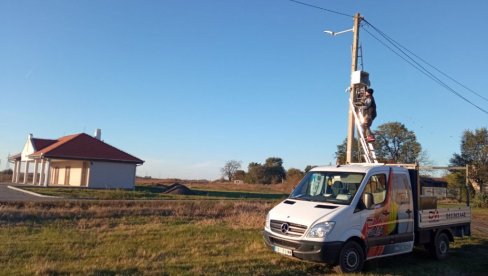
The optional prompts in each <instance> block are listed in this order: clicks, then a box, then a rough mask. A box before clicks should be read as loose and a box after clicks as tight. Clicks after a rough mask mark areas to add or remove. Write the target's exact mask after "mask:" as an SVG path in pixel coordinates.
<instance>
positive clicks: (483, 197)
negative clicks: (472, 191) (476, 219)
mask: <svg viewBox="0 0 488 276" xmlns="http://www.w3.org/2000/svg"><path fill="white" fill-rule="evenodd" d="M472 206H473V207H478V208H488V193H478V194H476V196H475V197H474V199H473V204H472Z"/></svg>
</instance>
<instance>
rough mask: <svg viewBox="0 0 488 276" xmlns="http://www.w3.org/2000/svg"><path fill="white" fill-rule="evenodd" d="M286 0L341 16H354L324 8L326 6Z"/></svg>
mask: <svg viewBox="0 0 488 276" xmlns="http://www.w3.org/2000/svg"><path fill="white" fill-rule="evenodd" d="M288 1H291V2H294V3H297V4H300V5H304V6H307V7H310V8H314V9H318V10H323V11H326V12H330V13H335V14H338V15H342V16H347V17H354V15H350V14H345V13H342V12H338V11H333V10H329V9H326V8H322V7H319V6H314V5H312V4H308V3H304V2H300V1H296V0H288Z"/></svg>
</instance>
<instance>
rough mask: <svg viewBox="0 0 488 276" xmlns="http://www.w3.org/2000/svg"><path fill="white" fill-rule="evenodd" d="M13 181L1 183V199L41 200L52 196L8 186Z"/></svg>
mask: <svg viewBox="0 0 488 276" xmlns="http://www.w3.org/2000/svg"><path fill="white" fill-rule="evenodd" d="M9 185H12V184H11V183H0V201H39V200H52V198H45V197H38V196H34V195H30V194H28V193H24V192H20V191H16V190H13V189H10V188H8V186H9Z"/></svg>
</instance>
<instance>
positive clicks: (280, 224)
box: [271, 220, 307, 237]
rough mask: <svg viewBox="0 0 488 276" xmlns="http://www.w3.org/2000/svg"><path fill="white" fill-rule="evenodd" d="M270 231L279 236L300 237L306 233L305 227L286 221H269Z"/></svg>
mask: <svg viewBox="0 0 488 276" xmlns="http://www.w3.org/2000/svg"><path fill="white" fill-rule="evenodd" d="M285 224H286V225H285ZM271 231H273V232H275V233H278V234H281V235H287V236H291V237H301V236H303V234H305V231H307V226H305V225H300V224H296V223H292V222H287V221H280V220H271Z"/></svg>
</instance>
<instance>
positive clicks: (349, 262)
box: [339, 241, 364, 273]
mask: <svg viewBox="0 0 488 276" xmlns="http://www.w3.org/2000/svg"><path fill="white" fill-rule="evenodd" d="M363 264H364V251H363V248H362V247H361V245H359V244H358V243H357V242H355V241H348V242H347V243H346V244H345V245H344V247H342V249H341V253H340V254H339V266H340V268H341V271H342V272H343V273H349V272H358V271H361V270H362V269H363Z"/></svg>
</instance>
